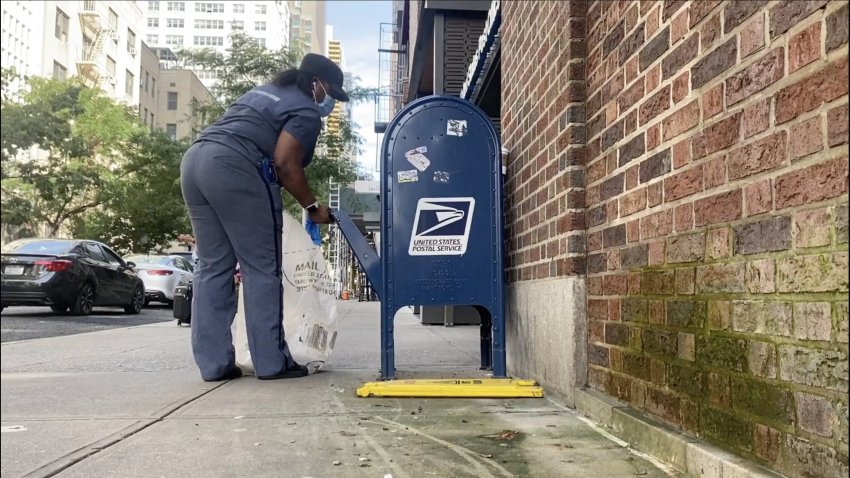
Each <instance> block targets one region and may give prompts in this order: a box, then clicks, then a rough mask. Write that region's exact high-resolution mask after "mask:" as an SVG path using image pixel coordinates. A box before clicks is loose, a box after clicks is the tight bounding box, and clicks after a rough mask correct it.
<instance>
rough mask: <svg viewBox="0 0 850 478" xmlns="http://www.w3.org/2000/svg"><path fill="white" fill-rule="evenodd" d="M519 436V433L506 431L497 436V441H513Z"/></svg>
mask: <svg viewBox="0 0 850 478" xmlns="http://www.w3.org/2000/svg"><path fill="white" fill-rule="evenodd" d="M518 436H519V432H516V431H513V430H505V431H503V432H502V433H499V434H498V435H496V436H495V438H496V440H499V441H511V440H513V439H514V438H516V437H518Z"/></svg>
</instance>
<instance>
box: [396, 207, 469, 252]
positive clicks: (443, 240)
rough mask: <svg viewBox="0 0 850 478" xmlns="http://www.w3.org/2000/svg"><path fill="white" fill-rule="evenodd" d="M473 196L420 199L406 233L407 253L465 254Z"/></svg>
mask: <svg viewBox="0 0 850 478" xmlns="http://www.w3.org/2000/svg"><path fill="white" fill-rule="evenodd" d="M474 209H475V198H471V197H465V198H422V199H420V200H419V203H418V204H417V205H416V218H415V219H414V221H413V231H412V234H411V235H410V248H409V249H408V253H409V254H410V255H411V256H459V255H462V254H464V253H466V246H467V244H468V243H469V231H470V229H471V227H472V213H473V210H474Z"/></svg>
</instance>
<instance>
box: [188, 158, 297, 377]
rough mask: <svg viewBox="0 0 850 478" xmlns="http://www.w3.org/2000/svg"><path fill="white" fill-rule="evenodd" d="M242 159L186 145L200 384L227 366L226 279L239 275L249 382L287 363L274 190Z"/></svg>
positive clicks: (229, 290) (230, 304)
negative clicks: (251, 366) (250, 365)
mask: <svg viewBox="0 0 850 478" xmlns="http://www.w3.org/2000/svg"><path fill="white" fill-rule="evenodd" d="M258 162H259V159H258V160H256V161H254V160H249V159H248V158H245V157H244V156H242V155H240V154H238V153H236V152H235V151H234V150H232V149H230V148H228V147H226V146H223V145H221V144H218V143H212V142H209V141H204V142H200V143H196V144H194V145H192V147H191V148H189V150H188V151H187V152H186V154H185V155H183V162H182V164H181V165H180V183H181V186H182V188H183V199H184V200H185V201H186V207H187V208H188V209H189V218H190V219H191V221H192V230H193V232H194V234H195V241H196V244H197V249H196V251H197V254H198V263H197V267H196V269H195V275H194V280H193V289H194V297H193V298H192V351H193V353H194V355H195V362H196V363H197V364H198V368H199V369H200V371H201V377H203V378H204V379H207V380H209V379H216V378H219V377H221V376H223V375H225V374H226V373H227V372H229V371H230V370H231V369H233V368H234V367H235V366H236V365H235V354H234V349H233V341H232V337H231V334H230V326H231V324H232V323H233V318H234V316H235V315H236V291H235V289H234V286H233V274H234V272H235V268H236V263H237V261H238V262H239V268H240V271H241V273H242V287H244V294H243V297H244V301H245V302H244V304H243V307H244V310H245V322H246V326H247V329H248V348H249V350H250V351H251V359H252V361H253V364H254V370H255V373H256V375H257V376H266V375H275V374H278V373H280V372H283V371H285V370H286V369H287V368H288V367H290V366H291V365H292V363H293V360H292V355H291V354H290V353H289V347H288V346H287V344H286V340H284V336H283V327H282V324H281V319H282V317H283V284H282V282H281V233H282V215H281V214H282V204H281V197H280V187H279V186H278V185H277V184H271V185H269V184H268V183H267V182H266V181H265V180H264V179H263V176H262V174H261V173H260V169H259V168H258V166H257V164H258Z"/></svg>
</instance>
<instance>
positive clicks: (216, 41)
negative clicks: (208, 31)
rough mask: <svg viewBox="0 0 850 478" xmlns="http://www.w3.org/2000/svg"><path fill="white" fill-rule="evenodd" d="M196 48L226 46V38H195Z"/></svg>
mask: <svg viewBox="0 0 850 478" xmlns="http://www.w3.org/2000/svg"><path fill="white" fill-rule="evenodd" d="M195 46H224V37H213V36H205V37H195Z"/></svg>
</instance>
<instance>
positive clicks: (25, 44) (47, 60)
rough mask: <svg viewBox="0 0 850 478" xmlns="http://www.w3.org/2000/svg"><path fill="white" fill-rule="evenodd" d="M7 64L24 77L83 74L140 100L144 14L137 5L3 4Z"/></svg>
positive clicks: (105, 87) (126, 98)
mask: <svg viewBox="0 0 850 478" xmlns="http://www.w3.org/2000/svg"><path fill="white" fill-rule="evenodd" d="M2 9H3V12H2V13H3V42H2V58H3V66H4V67H5V66H7V65H8V66H14V67H15V68H16V69H17V70H18V71H19V72H20V73H23V74H26V75H38V76H52V77H54V78H59V79H64V78H66V77H69V76H74V75H77V76H80V77H81V78H83V79H84V80H85V81H86V84H88V85H89V86H99V87H100V88H102V89H103V90H104V91H106V92H107V93H108V94H109V95H110V96H112V97H114V98H116V99H118V100H121V101H124V102H126V103H129V104H137V103H138V101H139V96H138V89H137V87H136V81H137V77H136V75H137V72H138V71H139V65H140V57H139V51H140V48H141V38H140V36H139V33H140V32H141V29H142V11H141V10H140V9H139V7H138V6H137V5H136V2H134V1H119V2H105V1H46V2H20V1H17V2H3V3H2Z"/></svg>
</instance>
